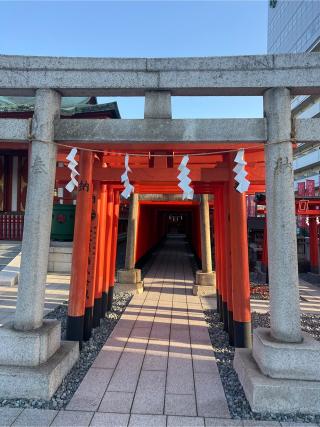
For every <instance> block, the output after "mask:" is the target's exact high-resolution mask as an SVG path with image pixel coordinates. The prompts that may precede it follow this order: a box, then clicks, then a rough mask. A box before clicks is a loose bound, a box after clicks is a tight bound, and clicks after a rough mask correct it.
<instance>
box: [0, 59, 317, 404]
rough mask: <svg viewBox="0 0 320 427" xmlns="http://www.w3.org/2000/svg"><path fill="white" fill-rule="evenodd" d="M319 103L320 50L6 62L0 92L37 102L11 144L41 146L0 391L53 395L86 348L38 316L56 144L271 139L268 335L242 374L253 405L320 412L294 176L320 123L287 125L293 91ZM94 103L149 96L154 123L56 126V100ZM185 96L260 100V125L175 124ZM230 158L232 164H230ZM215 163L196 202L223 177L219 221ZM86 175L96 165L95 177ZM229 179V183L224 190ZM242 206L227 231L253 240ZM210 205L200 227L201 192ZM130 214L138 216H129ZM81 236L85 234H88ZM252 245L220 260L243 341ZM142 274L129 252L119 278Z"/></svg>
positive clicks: (245, 357)
mask: <svg viewBox="0 0 320 427" xmlns="http://www.w3.org/2000/svg"><path fill="white" fill-rule="evenodd" d="M317 94H318V95H319V94H320V55H319V54H317V53H310V54H309V53H308V54H294V55H269V56H252V57H217V58H170V59H102V58H49V57H48V58H39V57H14V56H0V95H12V96H15V95H24V96H34V95H36V105H35V114H34V118H33V120H32V127H31V128H30V123H29V121H28V120H23V119H21V120H20V119H19V120H13V119H1V120H0V141H3V144H8V143H14V144H26V142H28V141H30V140H32V155H31V167H30V176H29V185H28V195H27V205H26V206H27V207H26V215H25V229H24V236H23V246H22V262H21V275H20V283H19V291H18V301H17V309H16V315H15V320H14V323H13V324H8V325H4V326H3V327H1V328H0V340H1V343H2V346H1V348H0V390H1V396H3V397H9V398H10V397H43V398H48V397H50V396H51V395H52V394H53V393H54V391H55V389H56V388H57V386H58V385H59V383H60V382H61V380H62V378H63V377H64V376H65V374H66V373H67V372H68V370H69V369H70V368H71V367H72V365H73V364H74V362H75V361H76V359H77V357H78V344H77V343H75V342H63V343H61V342H60V324H59V322H56V321H54V322H48V321H44V320H43V306H44V284H45V276H46V268H47V258H48V250H49V236H50V224H51V213H52V192H53V187H54V173H55V167H56V152H57V147H56V144H55V143H54V142H53V141H55V142H58V143H63V142H64V143H68V144H71V145H72V144H73V145H76V146H83V147H89V148H91V149H92V150H94V148H95V147H96V148H97V147H101V146H102V144H107V147H108V151H112V150H121V151H123V152H127V151H128V152H130V151H132V150H133V149H134V150H135V151H137V150H146V147H147V150H153V151H156V150H159V149H161V150H163V149H164V147H167V149H170V150H173V151H175V152H176V151H177V152H179V150H180V152H182V151H183V152H185V151H186V150H191V151H192V150H195V151H197V150H198V151H199V150H202V151H203V150H204V148H205V149H209V150H212V153H214V149H217V148H219V149H221V148H222V147H223V148H224V149H226V150H228V149H229V150H230V149H232V148H233V149H234V148H235V147H238V148H240V147H248V146H250V145H253V144H255V145H257V144H263V145H264V150H265V166H266V167H265V169H266V202H267V211H268V215H267V221H268V248H269V253H268V267H269V282H270V316H271V329H270V330H269V329H262V328H259V329H256V330H254V331H253V346H252V351H251V350H250V349H244V348H237V349H236V354H235V360H234V366H235V369H236V371H237V373H238V376H239V379H240V381H241V383H242V385H243V387H244V390H245V393H246V396H247V398H248V400H249V402H250V405H251V407H252V409H253V410H255V411H264V410H269V411H284V412H286V411H293V410H301V411H306V412H312V413H320V404H319V402H320V369H319V368H320V354H319V350H320V345H319V343H318V342H316V341H315V340H314V339H312V338H311V337H310V336H309V335H308V334H305V333H302V331H301V324H300V307H299V292H298V268H297V248H296V235H295V230H296V226H295V204H294V203H295V201H294V191H293V170H292V141H296V142H313V141H318V140H319V133H320V120H319V119H308V120H307V119H305V120H303V119H301V120H296V121H295V123H292V120H291V108H290V107H291V97H292V96H294V95H317ZM93 95H96V96H145V98H146V103H145V119H144V120H114V121H113V120H109V121H97V120H68V119H65V120H59V109H60V98H61V96H93ZM187 95H191V96H213V95H228V96H232V95H237V96H240V95H251V96H263V98H264V118H261V119H229V120H225V119H216V120H210V119H208V120H172V119H171V115H168V111H169V107H168V106H170V97H171V96H187ZM30 132H31V133H30ZM87 157H90V155H88V156H87ZM225 161H230V162H231V161H232V159H230V158H229V160H227V159H226V158H224V159H223V162H225ZM87 162H88V159H87ZM84 163H86V162H84ZM87 164H88V163H87ZM220 166H221V169H220V171H219V177H217V176H216V175H215V174H216V172H215V171H207V170H205V169H204V170H203V169H201V168H200V171H198V172H195V174H197V175H195V176H197V179H195V180H194V181H198V184H197V183H196V184H195V185H196V186H195V190H196V193H199V194H208V192H213V187H214V185H215V183H216V182H217V181H218V182H220V183H221V182H222V183H223V185H222V186H220V187H219V188H216V190H215V191H216V192H215V194H216V195H217V200H219V198H220V203H219V205H220V208H219V210H218V209H217V210H216V213H215V215H216V216H217V218H218V219H219V221H221V220H222V221H223V219H224V218H225V217H226V213H227V212H228V210H227V211H226V210H224V209H225V208H226V206H227V205H228V204H227V203H226V197H225V194H227V193H226V188H227V187H228V186H231V187H230V188H229V191H230V192H231V193H232V191H231V190H232V183H231V184H230V182H231V181H230V173H227V172H226V169H227V168H226V166H225V163H224V164H223V165H220ZM90 167H91V168H92V163H91V166H90V161H89V169H88V170H87V173H88V176H90V174H92V173H95V172H92V171H90ZM206 167H207V168H208V167H209V165H208V164H207V165H206ZM217 169H219V168H217ZM173 172H174V173H175V170H173ZM96 173H97V174H99V173H102V172H101V171H100V172H99V171H97V172H96ZM104 173H107V174H110V175H108V177H107V180H108V181H110V182H115V181H116V180H118V179H119V178H118V177H119V174H118V170H116V169H114V170H113V171H112V169H110V170H108V171H107V172H106V171H105V172H104ZM252 173H253V174H254V171H253V172H252ZM224 174H225V175H224ZM138 176H140V179H139V180H140V181H141V180H142V181H143V175H142V173H141V171H140V175H139V173H138V171H137V177H138ZM172 176H173V175H172ZM221 176H225V179H224V180H222V181H221ZM116 177H117V178H116ZM150 177H151V175H150V176H149V178H150ZM103 179H106V177H105V175H103ZM150 179H151V178H150ZM139 180H138V181H139ZM155 180H156V178H153V183H154V182H155ZM151 181H152V179H151ZM170 181H172V179H171V178H170ZM197 185H198V188H197ZM201 186H202V187H201ZM169 190H170V189H169ZM143 191H148V192H157V191H156V186H155V191H150V186H149V187H148V188H145V189H144V190H143V185H142V191H141V192H143ZM233 191H234V190H233ZM168 192H169V193H170V191H168ZM236 197H238V199H237V198H236ZM244 197H245V196H244V195H237V196H232V197H230V200H229V201H230V203H231V209H232V206H236V207H237V210H236V212H237V213H238V214H239V215H240V218H241V221H240V222H239V221H238V222H237V218H236V217H234V218H233V219H232V218H231V219H230V224H229V226H230V229H231V233H234V235H235V236H236V239H235V241H236V242H238V243H239V242H241V241H242V242H245V241H246V230H245V228H246V227H245V221H244V219H243V218H244V211H245V205H244V200H245V199H244ZM223 200H224V201H223ZM80 205H81V202H80ZM229 209H230V207H229ZM202 210H203V211H202V218H203V224H204V225H205V224H207V217H206V215H207V214H206V210H207V198H206V196H202ZM132 212H133V215H134V209H133V208H132ZM76 232H79V233H80V232H81V230H80V228H79V230H76ZM132 232H134V229H133V231H132ZM204 235H206V233H204ZM132 237H134V236H132ZM86 238H87V237H86ZM202 243H203V244H202V248H203V252H206V249H205V248H206V247H208V242H207V241H205V239H203V240H202ZM231 243H232V242H231ZM220 244H221V246H219V247H220V248H224V250H225V248H226V247H227V246H228V242H226V243H225V244H223V235H220V240H219V245H220ZM229 244H230V242H229ZM231 246H232V245H231ZM243 249H244V250H243V251H238V252H237V248H236V247H231V263H230V260H228V256H224V257H221V259H220V263H222V264H223V268H221V270H220V271H221V273H220V277H219V280H218V283H219V281H220V288H219V292H221V293H222V296H223V297H224V298H223V302H226V303H227V311H230V306H229V304H230V301H233V303H232V307H233V310H234V311H233V319H232V320H233V322H234V324H235V325H236V326H237V329H235V330H237V331H238V332H239V331H242V336H243V337H244V336H246V335H248V334H249V335H250V329H249V328H250V319H245V318H243V319H240V320H239V322H238V320H237V318H236V317H235V310H238V309H240V310H241V307H243V306H245V305H246V303H247V304H248V299H249V295H248V294H245V293H243V292H239V289H241V284H242V282H248V278H247V277H244V276H243V274H244V273H245V271H244V269H243V266H244V265H245V262H246V261H247V259H246V256H245V249H246V248H243ZM225 253H228V252H225ZM204 255H205V254H204ZM206 255H207V254H206ZM228 262H229V264H228V265H229V267H230V265H231V270H230V268H229V270H230V271H231V272H232V277H231V282H232V286H229V287H228V286H227V285H226V284H227V283H228V279H227V278H226V274H225V273H223V271H224V272H225V271H226V266H227V263H228ZM222 264H221V265H222ZM133 267H134V265H133V256H132V254H131V256H130V254H129V253H128V254H127V263H126V268H127V272H125V273H123V274H127V273H128V271H130V270H132V269H133ZM78 268H79V269H80V268H81V265H78ZM206 270H209V271H206ZM203 273H210V263H209V262H208V258H207V261H206V259H205V258H204V257H203ZM128 274H131V273H128ZM229 280H230V278H229ZM138 282H139V280H138ZM200 282H201V280H200V281H199V284H201V283H200ZM71 291H72V289H71ZM238 298H239V299H238ZM228 303H229V304H228ZM228 316H229V313H228V314H227V317H228ZM73 317H77V316H73ZM74 320H75V321H76V319H74ZM237 322H238V323H239V324H238V325H237ZM240 335H241V333H240ZM239 347H241V346H239ZM242 347H243V346H242Z"/></svg>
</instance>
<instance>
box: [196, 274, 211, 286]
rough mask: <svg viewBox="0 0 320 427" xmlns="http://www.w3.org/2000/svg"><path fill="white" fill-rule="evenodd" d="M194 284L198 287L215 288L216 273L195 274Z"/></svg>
mask: <svg viewBox="0 0 320 427" xmlns="http://www.w3.org/2000/svg"><path fill="white" fill-rule="evenodd" d="M196 284H197V285H199V286H212V287H214V288H216V272H215V271H210V273H203V272H202V271H201V270H198V271H197V272H196Z"/></svg>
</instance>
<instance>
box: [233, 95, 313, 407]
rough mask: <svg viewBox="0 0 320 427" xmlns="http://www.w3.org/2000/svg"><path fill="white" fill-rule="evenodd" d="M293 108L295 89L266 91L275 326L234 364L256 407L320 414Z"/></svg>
mask: <svg viewBox="0 0 320 427" xmlns="http://www.w3.org/2000/svg"><path fill="white" fill-rule="evenodd" d="M290 107H291V98H290V91H289V89H286V88H272V89H269V90H267V91H266V92H265V95H264V110H265V117H266V119H267V129H268V133H267V143H266V147H265V161H266V201H267V204H266V206H267V212H268V214H267V227H268V236H267V238H268V268H269V289H270V320H271V329H267V328H257V329H254V331H253V345H252V354H250V351H249V350H246V349H236V352H235V357H234V368H235V370H236V372H237V374H238V377H239V380H240V382H241V384H242V386H243V389H244V392H245V394H246V396H247V399H248V401H249V403H250V406H251V408H252V410H253V411H256V412H265V411H271V412H283V413H287V412H296V411H300V412H305V413H320V406H319V397H320V343H319V342H318V341H316V340H315V339H314V338H313V337H311V336H310V335H309V334H307V333H305V332H302V331H301V327H300V305H299V289H298V283H299V282H298V261H297V240H296V221H295V200H294V187H293V168H292V143H291V141H290V137H291V108H290Z"/></svg>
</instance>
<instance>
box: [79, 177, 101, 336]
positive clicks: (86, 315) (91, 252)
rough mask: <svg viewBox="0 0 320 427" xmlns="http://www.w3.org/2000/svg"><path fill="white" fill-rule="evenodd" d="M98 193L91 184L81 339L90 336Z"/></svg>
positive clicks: (97, 186) (96, 245) (95, 261)
mask: <svg viewBox="0 0 320 427" xmlns="http://www.w3.org/2000/svg"><path fill="white" fill-rule="evenodd" d="M99 193H100V183H99V182H95V183H94V184H93V195H92V212H91V228H90V245H89V259H88V277H87V289H86V308H85V313H84V331H83V339H84V340H85V341H86V340H88V339H89V338H90V337H91V331H92V327H93V305H94V288H95V277H96V267H97V255H98V238H97V237H98V223H99V213H98V197H99Z"/></svg>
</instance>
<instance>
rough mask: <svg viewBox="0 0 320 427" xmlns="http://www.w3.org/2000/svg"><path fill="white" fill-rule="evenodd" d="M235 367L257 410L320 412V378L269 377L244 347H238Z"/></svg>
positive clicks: (254, 409) (249, 398) (247, 395)
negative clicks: (307, 379)
mask: <svg viewBox="0 0 320 427" xmlns="http://www.w3.org/2000/svg"><path fill="white" fill-rule="evenodd" d="M233 366H234V369H235V370H236V372H237V374H238V377H239V381H240V383H241V385H242V387H243V389H244V392H245V395H246V397H247V399H248V401H249V403H250V406H251V409H252V410H253V411H254V412H266V411H268V412H273V413H295V412H300V413H306V414H320V381H302V380H285V379H275V378H269V377H267V376H265V375H263V374H262V373H261V371H260V370H259V368H258V365H257V364H256V363H255V361H254V359H253V357H252V355H251V351H250V350H247V349H242V348H237V349H236V352H235V357H234V362H233Z"/></svg>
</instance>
